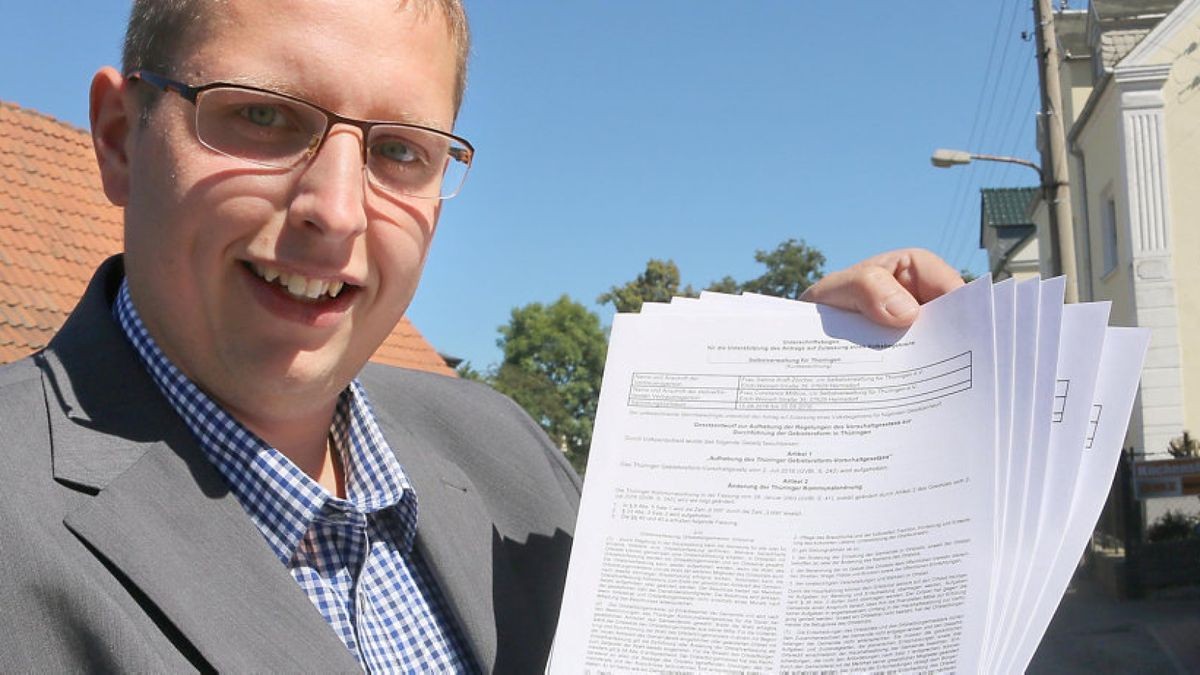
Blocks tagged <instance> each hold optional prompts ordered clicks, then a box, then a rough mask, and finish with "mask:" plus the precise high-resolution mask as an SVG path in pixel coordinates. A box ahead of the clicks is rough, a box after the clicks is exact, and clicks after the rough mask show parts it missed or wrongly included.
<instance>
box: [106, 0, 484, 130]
mask: <svg viewBox="0 0 1200 675" xmlns="http://www.w3.org/2000/svg"><path fill="white" fill-rule="evenodd" d="M222 4H223V2H222V1H221V0H134V2H133V6H132V7H131V8H130V11H129V24H128V26H126V29H125V43H124V48H123V49H122V51H121V68H122V72H125V73H131V72H133V71H135V70H151V71H154V72H158V73H162V74H164V75H171V74H173V73H174V67H175V61H176V59H177V58H178V56H179V54H180V52H182V51H183V50H185V49H186V48H187V47H188V45H189V41H190V40H193V39H196V38H197V37H199V36H201V35H203V34H204V32H205V30H206V29H207V26H208V21H209V19H212V18H215V17H217V16H219V15H220V13H221V11H222ZM397 4H398V5H402V4H404V0H397ZM413 4H415V5H416V7H415V8H416V9H417V10H418V11H421V12H441V14H442V18H444V19H445V20H446V26H447V28H449V30H450V39H451V41H452V42H453V44H454V47H455V49H456V50H457V52H458V53H457V59H458V69H457V71H456V78H457V79H456V81H455V90H454V109H455V111H457V110H458V108H459V106H460V105H462V99H463V93H464V92H465V91H466V87H467V57H468V54H469V52H470V49H471V32H470V29H469V28H468V24H467V14H466V11H465V10H464V9H463V5H462V0H413Z"/></svg>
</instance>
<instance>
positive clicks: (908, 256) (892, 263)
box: [801, 249, 963, 328]
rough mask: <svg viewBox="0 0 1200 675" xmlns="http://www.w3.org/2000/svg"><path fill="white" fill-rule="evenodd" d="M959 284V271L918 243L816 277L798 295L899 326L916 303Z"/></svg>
mask: <svg viewBox="0 0 1200 675" xmlns="http://www.w3.org/2000/svg"><path fill="white" fill-rule="evenodd" d="M962 285H963V281H962V277H961V276H959V274H958V272H956V271H955V270H954V268H953V267H950V265H948V264H946V262H945V261H943V260H942V259H941V258H939V257H937V256H936V255H934V254H933V253H931V252H929V251H926V250H924V249H901V250H897V251H889V252H887V253H881V254H880V255H877V256H874V257H872V258H869V259H867V260H864V261H862V262H861V263H858V264H857V265H854V266H853V267H850V268H848V269H845V270H841V271H839V272H834V273H832V274H830V275H828V276H826V277H825V278H823V279H821V280H820V281H818V282H817V283H816V284H814V285H813V286H812V287H810V288H809V289H808V290H807V291H805V293H804V295H803V296H801V299H802V300H807V301H809V302H819V303H821V304H825V305H832V306H834V307H840V308H842V309H848V310H851V311H855V312H859V313H860V314H864V315H866V316H867V318H869V319H871V320H872V321H874V322H876V323H879V324H882V325H884V326H891V327H893V328H904V327H907V326H910V325H912V322H913V321H915V320H916V318H917V313H918V309H919V305H920V304H921V303H925V302H929V301H930V300H933V299H934V298H936V297H938V296H940V295H942V294H944V293H947V292H949V291H952V290H954V289H956V288H958V287H959V286H962Z"/></svg>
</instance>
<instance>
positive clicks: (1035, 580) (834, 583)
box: [550, 279, 1149, 673]
mask: <svg viewBox="0 0 1200 675" xmlns="http://www.w3.org/2000/svg"><path fill="white" fill-rule="evenodd" d="M1063 286H1064V285H1063V282H1062V279H1052V280H1049V281H1044V282H1043V281H1038V280H1032V281H1026V282H1021V283H1014V282H1012V281H1005V282H1002V283H999V284H996V285H994V286H993V285H991V284H990V280H988V279H980V280H977V281H975V282H973V283H971V284H968V285H967V286H965V287H964V288H962V289H960V290H958V291H955V292H954V293H951V294H948V295H946V296H943V297H942V298H939V299H938V300H936V301H934V302H932V303H929V304H928V305H926V306H924V307H923V308H922V310H921V315H920V318H919V319H918V321H917V322H916V324H915V325H913V326H912V327H911V328H910V329H908V330H905V331H897V330H891V329H886V328H882V327H879V326H876V325H873V324H871V323H869V322H868V321H867V320H865V319H864V318H862V317H861V316H858V315H854V314H850V313H847V312H842V311H839V310H834V309H831V308H827V307H818V306H815V305H811V304H807V303H800V302H794V301H787V300H780V299H776V298H767V297H761V296H746V295H744V296H727V295H720V294H709V293H705V294H704V295H703V296H702V297H701V298H700V299H683V298H680V299H676V300H675V301H673V302H672V303H670V304H669V305H667V304H660V305H653V304H649V305H646V306H644V307H643V309H642V312H641V314H637V315H619V316H618V317H617V318H616V320H615V322H614V325H613V331H612V341H611V345H610V347H609V356H608V364H607V366H606V370H605V374H604V387H603V391H602V393H601V396H600V407H599V412H598V415H597V419H596V427H595V433H594V436H593V441H592V448H591V456H590V459H589V463H588V470H587V481H586V486H585V490H584V495H583V502H582V504H581V509H580V515H579V522H578V527H577V532H576V539H575V545H574V550H573V551H572V555H571V564H570V571H569V574H568V577H567V586H566V592H565V597H564V600H563V607H562V612H561V615H560V619H559V625H558V633H557V637H556V640H555V647H554V652H553V655H552V659H551V665H550V670H551V672H561V673H578V672H585V671H595V672H621V671H660V670H672V671H679V670H698V671H713V670H751V671H827V672H842V671H879V670H889V671H896V670H898V671H956V672H1017V671H1020V670H1022V669H1023V668H1024V667H1025V666H1026V665H1027V664H1028V662H1029V660H1030V658H1032V656H1033V653H1034V651H1035V650H1036V648H1037V645H1038V642H1039V640H1040V639H1041V636H1042V634H1043V633H1044V631H1045V629H1046V626H1047V625H1048V624H1049V622H1050V618H1051V616H1052V615H1053V613H1054V610H1055V608H1056V607H1057V605H1058V602H1059V600H1060V599H1061V597H1062V595H1063V593H1064V592H1065V590H1066V587H1067V584H1068V582H1069V580H1070V577H1071V575H1072V573H1073V571H1074V569H1075V566H1076V563H1077V561H1078V559H1079V556H1080V554H1081V552H1082V551H1083V549H1084V547H1085V545H1086V543H1087V541H1088V538H1089V536H1090V534H1091V531H1092V527H1093V525H1094V523H1095V521H1096V518H1097V517H1098V515H1099V513H1100V510H1101V507H1102V506H1103V503H1104V501H1105V498H1106V496H1107V494H1108V488H1109V485H1110V483H1111V477H1112V474H1113V469H1114V467H1115V465H1116V462H1117V458H1118V456H1119V454H1120V449H1121V444H1122V441H1123V438H1124V434H1125V427H1126V424H1127V422H1128V419H1129V413H1130V409H1131V407H1132V404H1133V399H1134V394H1135V392H1136V389H1137V383H1138V374H1139V371H1140V370H1141V364H1142V360H1143V357H1144V355H1145V351H1146V347H1147V343H1148V339H1149V336H1148V332H1147V331H1145V330H1142V329H1128V328H1107V327H1106V323H1107V320H1108V305H1107V304H1106V303H1089V304H1078V305H1066V306H1064V305H1063V303H1062V297H1063Z"/></svg>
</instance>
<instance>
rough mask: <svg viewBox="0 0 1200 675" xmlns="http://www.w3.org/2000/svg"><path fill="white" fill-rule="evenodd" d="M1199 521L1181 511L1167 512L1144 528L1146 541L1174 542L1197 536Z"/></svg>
mask: <svg viewBox="0 0 1200 675" xmlns="http://www.w3.org/2000/svg"><path fill="white" fill-rule="evenodd" d="M1197 527H1200V519H1197V518H1196V517H1195V516H1189V515H1188V514H1186V513H1184V512H1183V511H1175V510H1168V511H1167V512H1166V513H1164V514H1163V515H1162V517H1161V518H1159V519H1158V520H1156V521H1154V523H1153V524H1151V525H1150V527H1148V528H1146V541H1149V542H1152V543H1153V542H1159V541H1176V540H1180V539H1191V538H1193V537H1196V536H1197V532H1196V528H1197Z"/></svg>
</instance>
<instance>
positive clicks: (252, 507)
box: [113, 280, 417, 564]
mask: <svg viewBox="0 0 1200 675" xmlns="http://www.w3.org/2000/svg"><path fill="white" fill-rule="evenodd" d="M113 315H114V317H115V318H116V320H117V323H118V324H119V325H120V326H121V328H122V330H123V331H124V332H125V336H126V338H128V340H129V342H130V344H132V345H133V347H134V349H135V351H137V353H138V355H139V357H140V358H141V360H142V363H143V365H144V366H145V367H146V370H147V371H148V372H149V373H150V376H151V378H152V379H153V380H154V383H155V385H156V386H157V387H158V389H159V391H161V392H162V394H163V396H165V397H166V399H167V401H168V402H169V403H170V404H171V406H172V407H173V408H174V409H175V411H176V412H177V413H178V414H179V416H180V417H182V418H183V421H184V423H186V424H187V426H188V428H189V429H190V430H191V432H192V435H193V436H195V438H196V441H197V443H198V444H199V446H200V449H201V451H203V453H204V455H205V457H207V458H208V460H209V461H210V462H211V463H212V464H213V465H214V466H215V467H216V468H217V470H218V471H219V472H220V473H221V475H222V476H223V477H224V478H225V481H226V483H228V484H229V487H230V490H231V491H232V492H233V493H234V496H235V497H236V498H237V499H238V501H239V502H240V503H241V505H242V508H243V509H245V511H246V512H247V514H248V515H249V516H250V519H251V520H252V521H253V522H254V524H255V525H256V526H257V527H258V529H259V531H260V532H261V533H262V535H263V537H264V538H266V540H267V543H268V544H269V545H270V546H271V549H272V550H273V551H274V552H275V555H276V556H277V557H279V559H280V560H282V561H283V562H284V564H287V562H288V561H289V560H290V559H291V558H292V556H293V555H294V554H295V552H296V548H297V547H298V546H299V544H300V541H301V540H302V539H303V537H304V534H305V532H307V531H308V529H309V527H310V526H311V525H312V523H313V521H314V520H315V519H316V518H317V517H319V516H322V514H324V515H332V514H333V513H334V512H338V515H342V516H346V515H349V516H357V517H360V518H366V517H374V516H376V515H380V516H385V514H384V513H382V512H388V511H390V512H392V513H391V514H390V517H386V516H385V517H384V520H385V521H386V522H388V523H389V524H388V525H387V527H388V528H389V529H391V530H392V531H393V533H394V535H395V543H396V545H397V547H399V549H400V550H401V551H402V552H408V551H409V550H410V549H411V548H412V544H413V539H414V538H415V536H416V520H417V499H416V493H415V492H414V491H413V489H412V486H411V484H410V483H409V481H408V478H407V476H405V474H404V470H403V469H402V468H401V467H400V463H399V461H397V459H396V456H395V454H394V453H393V452H392V450H391V448H390V447H389V446H388V444H387V441H386V440H385V439H384V437H383V434H382V432H381V431H380V430H379V426H378V424H377V423H376V421H375V414H374V412H373V411H372V410H371V404H370V402H369V401H368V399H367V394H366V391H365V390H364V389H363V387H362V385H361V384H360V383H359V382H358V381H357V380H354V381H352V382H351V383H350V385H349V386H348V387H347V388H346V389H345V390H344V391H343V392H342V393H341V395H340V396H339V397H338V403H337V407H336V409H335V412H334V417H333V422H332V425H331V428H330V438H331V440H332V441H333V447H334V450H335V452H337V453H338V455H339V457H340V459H341V461H342V468H343V471H344V475H345V484H346V499H339V498H338V497H336V496H334V495H333V494H331V493H329V491H327V490H326V489H325V488H323V487H321V485H320V484H319V483H317V482H316V481H315V480H313V479H312V478H311V477H310V476H308V475H307V474H305V473H304V472H303V471H301V470H300V469H299V467H297V466H296V465H295V464H294V463H293V462H292V461H291V460H290V459H288V458H287V457H286V456H285V455H283V453H281V452H279V451H278V450H276V449H275V448H274V447H272V446H270V445H269V444H268V443H267V442H265V441H264V440H262V439H261V438H259V437H258V436H257V435H256V434H255V433H254V432H252V431H250V430H249V429H248V428H246V427H245V426H244V425H243V424H242V423H241V422H239V421H237V420H236V419H234V418H233V416H232V415H230V414H229V413H228V412H227V411H226V410H225V409H224V408H222V407H221V406H220V405H219V404H218V403H216V402H215V401H214V400H212V398H210V397H209V396H208V395H207V394H205V393H204V392H203V391H202V390H201V389H200V388H199V387H198V386H197V385H196V384H195V383H194V382H192V381H191V380H190V379H188V378H187V376H185V375H184V374H183V373H182V372H181V371H180V370H179V369H178V368H177V367H176V366H175V364H173V363H172V362H171V361H170V360H169V359H168V358H167V357H166V355H165V354H164V353H163V352H162V350H161V349H160V348H159V347H158V345H157V343H155V341H154V338H152V337H151V336H150V334H149V333H148V332H147V331H146V327H145V325H144V324H143V323H142V320H141V317H140V316H139V314H138V312H137V309H136V308H135V307H134V306H133V300H132V298H131V297H130V294H129V286H128V283H127V281H125V280H122V281H121V288H120V290H119V291H118V293H117V299H116V302H115V303H114V306H113Z"/></svg>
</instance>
